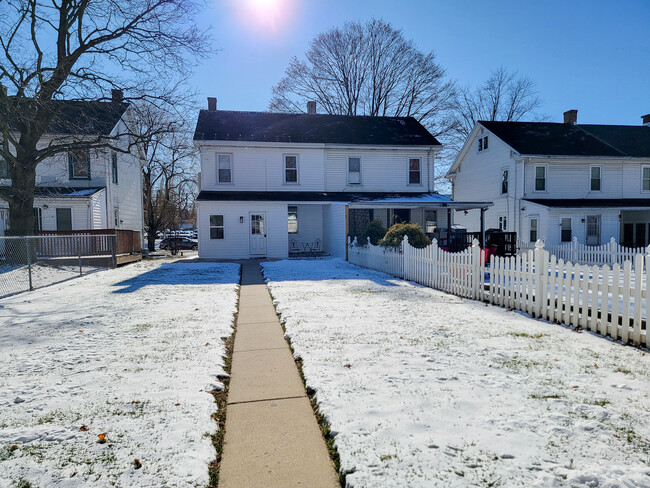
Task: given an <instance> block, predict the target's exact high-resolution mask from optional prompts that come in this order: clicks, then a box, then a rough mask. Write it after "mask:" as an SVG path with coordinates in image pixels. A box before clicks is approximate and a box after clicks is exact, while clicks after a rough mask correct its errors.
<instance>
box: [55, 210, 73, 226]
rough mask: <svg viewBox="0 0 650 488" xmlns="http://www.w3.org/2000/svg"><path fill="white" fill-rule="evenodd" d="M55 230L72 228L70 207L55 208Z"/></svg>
mask: <svg viewBox="0 0 650 488" xmlns="http://www.w3.org/2000/svg"><path fill="white" fill-rule="evenodd" d="M56 230H72V209H71V208H57V209H56Z"/></svg>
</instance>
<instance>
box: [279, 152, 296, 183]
mask: <svg viewBox="0 0 650 488" xmlns="http://www.w3.org/2000/svg"><path fill="white" fill-rule="evenodd" d="M287 157H293V158H296V181H287ZM282 184H284V185H299V184H300V162H299V157H298V154H295V153H286V154H283V155H282Z"/></svg>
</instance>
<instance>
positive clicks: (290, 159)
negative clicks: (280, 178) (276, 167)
mask: <svg viewBox="0 0 650 488" xmlns="http://www.w3.org/2000/svg"><path fill="white" fill-rule="evenodd" d="M284 182H285V183H298V156H295V155H285V156H284Z"/></svg>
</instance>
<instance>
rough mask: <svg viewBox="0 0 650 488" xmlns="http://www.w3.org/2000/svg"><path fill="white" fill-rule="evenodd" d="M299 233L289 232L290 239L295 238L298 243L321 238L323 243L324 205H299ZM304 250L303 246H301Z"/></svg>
mask: <svg viewBox="0 0 650 488" xmlns="http://www.w3.org/2000/svg"><path fill="white" fill-rule="evenodd" d="M297 207H298V233H297V234H289V240H291V239H294V240H295V241H296V243H297V244H298V245H301V243H304V242H314V241H315V240H316V239H320V241H321V246H322V245H323V207H324V206H323V205H297ZM300 250H302V246H301V247H300Z"/></svg>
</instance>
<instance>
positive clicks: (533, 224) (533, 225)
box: [529, 217, 539, 242]
mask: <svg viewBox="0 0 650 488" xmlns="http://www.w3.org/2000/svg"><path fill="white" fill-rule="evenodd" d="M538 222H539V220H538V219H537V217H535V218H531V219H530V239H529V241H530V242H537V235H538V232H537V226H538Z"/></svg>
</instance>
